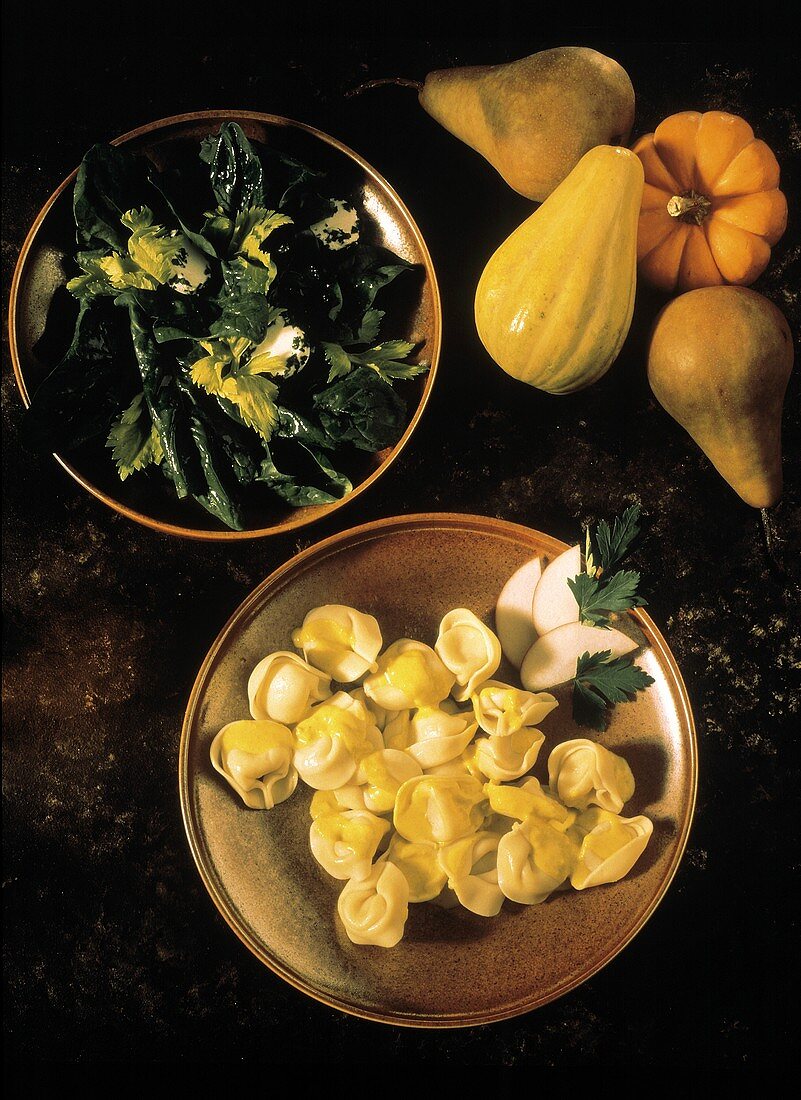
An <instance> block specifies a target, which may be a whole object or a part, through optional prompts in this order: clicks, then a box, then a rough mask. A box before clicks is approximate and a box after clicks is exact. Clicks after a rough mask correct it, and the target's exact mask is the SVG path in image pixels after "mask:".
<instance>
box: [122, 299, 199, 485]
mask: <svg viewBox="0 0 801 1100" xmlns="http://www.w3.org/2000/svg"><path fill="white" fill-rule="evenodd" d="M117 302H118V303H119V304H120V305H126V306H127V307H128V316H129V319H130V325H131V340H132V342H133V347H134V352H135V354H136V360H137V363H138V365H139V373H140V375H141V376H142V389H143V392H144V395H145V401H146V402H147V405H148V408H149V409H150V416H151V419H152V420H153V424H154V425H155V428H156V431H157V432H158V434H159V438H160V440H161V449H162V452H163V454H164V460H163V469H164V471H165V473H167V474H168V475H169V477H170V479H171V480H172V482H173V484H174V485H175V491H176V493H177V494H178V496H179V497H185V496H187V495H188V494H189V492H190V480H191V477H190V475H189V474H188V473H187V471H186V470H185V468H184V459H183V456H182V449H183V448H182V446H181V440H180V439H179V431H180V428H181V423H180V415H179V394H178V390H177V386H176V380H175V363H174V361H172V362H170V361H169V360H168V359H167V356H166V355H165V352H164V350H163V348H162V347H160V345H159V344H158V343H157V342H156V339H155V337H154V336H153V331H152V328H151V326H150V324H149V322H148V316H147V313H146V311H145V308H144V307H143V305H142V302H141V300H140V295H139V294H137V292H136V291H131V290H126V291H123V293H122V294H120V295H119V297H118V298H117Z"/></svg>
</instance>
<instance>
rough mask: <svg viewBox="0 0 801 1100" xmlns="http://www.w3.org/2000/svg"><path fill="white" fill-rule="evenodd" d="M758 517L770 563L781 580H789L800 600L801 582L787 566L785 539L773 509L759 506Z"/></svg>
mask: <svg viewBox="0 0 801 1100" xmlns="http://www.w3.org/2000/svg"><path fill="white" fill-rule="evenodd" d="M759 518H760V521H761V526H762V539H763V544H764V547H765V553H766V554H767V557H768V561H769V563H770V565H771V566H772V567H773V569H774V571H775V572H776V573H777V574H778V576H780V577H781V578H782V580H784V581H788V582H789V584H790V586H791V588H792V589H793V590H794V592H795V597H796V599H797V600H801V583H800V582H799V581H798V579H797V578H796V577H794V576H793V574H792V573H791V572H790V570H789V569H788V568H787V564H786V560H785V554H784V542H785V540H784V539H783V538H782V536H781V534H780V531H779V526H778V524H777V522H776V512H775V509H774V508H760V510H759ZM793 560H794V561H796V560H797V559H795V558H794V559H793Z"/></svg>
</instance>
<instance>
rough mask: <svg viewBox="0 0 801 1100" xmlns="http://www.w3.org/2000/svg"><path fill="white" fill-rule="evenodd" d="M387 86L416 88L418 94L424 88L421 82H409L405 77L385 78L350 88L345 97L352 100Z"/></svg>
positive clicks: (367, 81)
mask: <svg viewBox="0 0 801 1100" xmlns="http://www.w3.org/2000/svg"><path fill="white" fill-rule="evenodd" d="M385 84H397V85H398V87H400V88H414V89H415V91H417V92H419V91H420V90H421V88H422V87H423V85H422V84H421V83H420V81H419V80H407V79H406V77H405V76H384V77H381V78H379V79H378V80H366V81H365V82H364V84H357V85H356V87H355V88H349V89H348V91H347V92H345V96H346V97H347V98H350V97H351V96H354V95H361V94H362V92H366V91H367V90H368V89H370V88H381V87H383V86H384V85H385Z"/></svg>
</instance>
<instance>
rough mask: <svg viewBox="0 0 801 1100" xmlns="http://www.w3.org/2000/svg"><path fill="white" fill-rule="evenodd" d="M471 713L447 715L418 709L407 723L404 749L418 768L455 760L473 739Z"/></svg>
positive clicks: (473, 731) (474, 724) (435, 709)
mask: <svg viewBox="0 0 801 1100" xmlns="http://www.w3.org/2000/svg"><path fill="white" fill-rule="evenodd" d="M472 717H473V716H472V714H470V713H469V712H468V714H467V715H463V714H448V713H447V711H444V710H440V709H439V708H438V707H421V708H420V709H419V710H417V711H416V712H415V714H414V716H413V717H412V718H411V720H410V721H409V734H410V740H409V744H408V746H407V748H406V751H407V752H408V754H409V756H411V757H413V758H414V759H415V760H416V761H417V763H418V764H419V765H420V767H421V768H426V769H427V768H435V767H437V766H439V765H441V764H447V763H448V762H449V761H451V760H455V759H456V758H457V757H458V756H461V754H462V753H463V752H464V750H465V749H466V748H467V746H468V745H469V744H470V742H471V741H472V740H473V737H474V736H475V732H476V723H475V722H473V721H471V719H472Z"/></svg>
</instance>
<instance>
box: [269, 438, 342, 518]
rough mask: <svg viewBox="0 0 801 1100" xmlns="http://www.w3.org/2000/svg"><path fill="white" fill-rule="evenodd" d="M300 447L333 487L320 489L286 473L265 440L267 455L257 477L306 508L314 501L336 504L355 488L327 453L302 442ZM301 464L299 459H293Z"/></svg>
mask: <svg viewBox="0 0 801 1100" xmlns="http://www.w3.org/2000/svg"><path fill="white" fill-rule="evenodd" d="M300 448H301V449H302V451H303V452H305V454H306V455H307V456H308V457H309V458H311V459H312V461H313V462H314V463H315V464H316V465H317V467H318V468H319V470H320V472H321V473H322V474H323V475H324V477H325V480H326V481H327V482H328V485H329V489H330V490H331V491H328V490H326V489H319V488H317V487H316V486H314V485H304V484H302V483H301V482H300V480H299V479H298V478H297V477H296V476H295V475H293V474H287V473H283V472H282V471H281V470H279V469H278V467H277V466H276V464H275V460H274V458H273V455H272V453H271V451H270V448H269V446H268V445H267V444H266V443H265V444H264V458H263V459H262V463H261V469H260V470H259V473H258V475H257V477H256V480H257V481H262V482H264V483H265V484H266V485H268V486H269V487H270V488H271V489H272V490H273V492H274V493H276V494H277V495H278V496H279V497H280V498H281V499H282V500H285V501H286V502H287V503H288V504H291V505H292V506H293V507H295V508H303V507H306V506H308V505H310V504H333V503H334V501H337V500H340V499H341V498H342V497H344V496H347V494H348V493H349V492H350V491H351V490H352V488H353V485H352V484H351V482H350V481H349V479H348V478H347V477H346V476H345V474H340V473H338V472H337V471H336V470H335V469H334V467H333V466H332V465H331V463H330V462H329V461H328V459H327V458H326V457H325V455H324V454H323V453H322V452H321V451H318V450H316V449H315V448H314V447H307V446H306V445H305V444H303V443H301V444H300ZM293 465H297V460H296V461H295V462H294V463H293Z"/></svg>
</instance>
